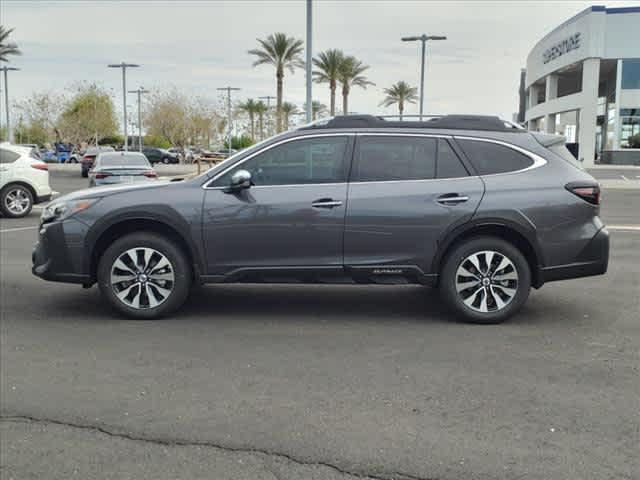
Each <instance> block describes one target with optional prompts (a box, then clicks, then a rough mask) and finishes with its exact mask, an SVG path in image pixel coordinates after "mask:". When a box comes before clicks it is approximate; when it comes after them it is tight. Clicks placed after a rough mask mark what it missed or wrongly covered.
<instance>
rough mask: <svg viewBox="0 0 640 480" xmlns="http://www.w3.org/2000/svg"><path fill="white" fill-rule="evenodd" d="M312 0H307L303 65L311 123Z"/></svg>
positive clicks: (308, 121)
mask: <svg viewBox="0 0 640 480" xmlns="http://www.w3.org/2000/svg"><path fill="white" fill-rule="evenodd" d="M311 4H312V0H307V44H306V47H307V63H306V65H305V67H306V71H307V78H306V80H307V108H306V110H307V123H311V102H312V101H313V100H312V98H311V96H312V92H311V85H312V83H311V67H312V49H311V40H312V36H313V35H312V31H313V29H312V26H313V22H312V13H313V12H312V10H311V7H312V5H311Z"/></svg>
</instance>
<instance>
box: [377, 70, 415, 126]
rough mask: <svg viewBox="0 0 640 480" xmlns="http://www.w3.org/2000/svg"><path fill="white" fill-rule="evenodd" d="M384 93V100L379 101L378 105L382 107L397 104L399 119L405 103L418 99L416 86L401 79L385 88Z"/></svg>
mask: <svg viewBox="0 0 640 480" xmlns="http://www.w3.org/2000/svg"><path fill="white" fill-rule="evenodd" d="M384 94H385V97H384V100H382V102H380V105H381V106H384V107H390V106H391V105H395V104H398V113H400V120H402V114H403V113H404V105H405V103H416V101H417V100H418V88H417V87H412V86H411V85H409V84H408V83H407V82H405V81H402V80H400V81H399V82H397V83H395V84H393V85H391V87H389V88H385V89H384Z"/></svg>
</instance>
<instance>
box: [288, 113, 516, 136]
mask: <svg viewBox="0 0 640 480" xmlns="http://www.w3.org/2000/svg"><path fill="white" fill-rule="evenodd" d="M318 128H327V129H328V128H446V129H449V130H487V131H499V132H520V131H523V130H522V129H521V128H518V127H516V125H514V124H513V123H512V122H507V121H505V120H502V119H500V118H499V117H495V116H490V115H434V116H431V115H427V116H426V120H423V121H415V120H409V121H390V120H385V117H380V116H374V115H341V116H336V117H333V118H329V119H326V118H325V119H322V122H317V123H312V124H309V125H304V126H302V127H300V128H299V129H300V130H306V129H318Z"/></svg>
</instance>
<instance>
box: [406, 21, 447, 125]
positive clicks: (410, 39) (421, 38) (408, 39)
mask: <svg viewBox="0 0 640 480" xmlns="http://www.w3.org/2000/svg"><path fill="white" fill-rule="evenodd" d="M446 39H447V37H444V36H442V35H425V34H424V33H423V34H422V35H420V36H417V37H402V39H401V40H402V41H403V42H416V41H420V42H422V64H421V67H420V121H422V114H423V112H424V61H425V60H424V57H425V53H426V44H427V41H428V40H446Z"/></svg>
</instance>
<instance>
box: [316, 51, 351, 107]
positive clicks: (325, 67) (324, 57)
mask: <svg viewBox="0 0 640 480" xmlns="http://www.w3.org/2000/svg"><path fill="white" fill-rule="evenodd" d="M344 58H345V56H344V53H342V50H337V49H332V50H326V51H324V52H321V53H319V54H318V56H317V57H315V58H314V59H313V65H314V66H315V67H316V68H317V70H314V71H313V80H314V82H316V83H328V84H329V92H330V96H331V100H330V103H329V105H330V107H329V108H330V110H329V115H331V116H332V117H333V116H334V115H335V114H336V88H337V86H338V82H339V81H340V69H341V68H342V64H343V63H344Z"/></svg>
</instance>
